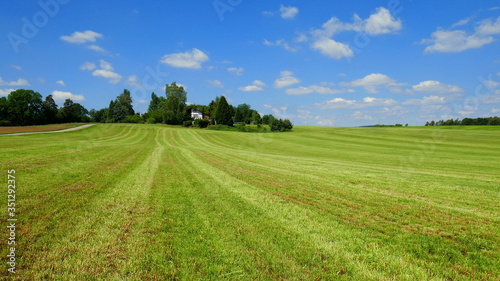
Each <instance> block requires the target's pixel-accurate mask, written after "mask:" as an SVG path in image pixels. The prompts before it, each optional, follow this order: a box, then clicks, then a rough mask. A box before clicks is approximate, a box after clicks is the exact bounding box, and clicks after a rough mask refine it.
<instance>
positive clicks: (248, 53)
mask: <svg viewBox="0 0 500 281" xmlns="http://www.w3.org/2000/svg"><path fill="white" fill-rule="evenodd" d="M0 15H1V19H2V24H1V25H0V34H2V36H1V37H0V38H1V39H0V54H1V55H0V56H1V60H0V96H6V95H8V93H9V92H10V91H11V90H13V89H18V88H27V89H33V90H35V91H37V92H39V93H40V94H42V95H43V96H44V97H45V96H47V95H49V94H52V95H53V96H54V97H56V102H57V103H58V105H59V106H61V105H62V104H63V102H64V99H65V98H68V97H69V98H71V99H73V101H76V102H79V103H81V104H83V105H84V106H85V107H86V108H88V109H92V108H95V109H100V108H103V107H107V106H108V104H109V101H110V100H112V99H114V98H116V96H117V95H119V94H120V93H121V92H122V91H123V89H125V88H126V89H129V90H130V91H131V93H132V98H133V100H134V109H135V110H136V111H139V112H145V111H146V110H147V106H148V104H149V100H150V96H151V92H155V93H156V94H159V95H160V94H161V95H164V85H165V84H166V83H171V82H173V81H176V82H177V83H178V84H181V85H184V86H185V87H186V90H187V92H188V102H190V103H196V104H208V103H209V102H210V100H212V99H214V98H215V97H216V96H219V95H225V96H226V97H227V98H228V100H229V101H230V103H231V104H233V105H238V104H241V103H248V104H250V105H251V106H252V108H254V109H256V110H258V111H259V112H260V113H261V114H274V115H275V116H277V117H280V118H289V119H291V120H292V122H293V123H294V124H295V125H309V126H362V125H369V124H377V123H378V124H395V123H402V124H406V123H409V124H410V125H423V124H425V122H426V121H430V120H439V119H449V118H465V117H481V116H495V115H500V52H499V51H500V42H499V40H500V3H499V2H498V1H488V0H487V1H456V0H454V1H448V0H444V1H438V2H436V1H411V0H386V1H337V0H334V1H332V0H329V1H326V0H325V1H298V0H297V1H272V0H269V1H250V0H210V1H194V0H187V1H93V0H89V1H76V0H40V1H29V3H28V1H2V3H1V4H0Z"/></svg>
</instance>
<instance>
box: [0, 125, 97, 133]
mask: <svg viewBox="0 0 500 281" xmlns="http://www.w3.org/2000/svg"><path fill="white" fill-rule="evenodd" d="M94 125H95V124H87V125H83V126H79V127H74V128H69V129H64V130H58V131H41V132H26V133H12V134H3V135H0V136H21V135H34V134H50V133H64V132H71V131H76V130H81V129H85V128H88V127H91V126H94Z"/></svg>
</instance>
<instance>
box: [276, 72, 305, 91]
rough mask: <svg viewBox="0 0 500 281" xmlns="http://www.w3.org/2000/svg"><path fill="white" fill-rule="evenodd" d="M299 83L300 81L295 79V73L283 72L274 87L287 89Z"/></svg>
mask: <svg viewBox="0 0 500 281" xmlns="http://www.w3.org/2000/svg"><path fill="white" fill-rule="evenodd" d="M298 83H300V79H298V78H295V77H293V72H291V71H282V72H281V73H280V78H278V79H276V80H275V81H274V87H275V88H285V87H289V86H291V85H294V84H298Z"/></svg>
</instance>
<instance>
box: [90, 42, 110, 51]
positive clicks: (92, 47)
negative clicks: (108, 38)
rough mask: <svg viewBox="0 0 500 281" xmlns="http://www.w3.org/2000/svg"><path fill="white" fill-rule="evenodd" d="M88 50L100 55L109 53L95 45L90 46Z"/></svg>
mask: <svg viewBox="0 0 500 281" xmlns="http://www.w3.org/2000/svg"><path fill="white" fill-rule="evenodd" d="M87 49H90V50H93V51H96V52H99V53H107V52H108V51H106V50H105V49H104V48H102V47H101V46H98V45H94V44H93V45H88V46H87Z"/></svg>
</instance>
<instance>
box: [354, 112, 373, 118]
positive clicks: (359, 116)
mask: <svg viewBox="0 0 500 281" xmlns="http://www.w3.org/2000/svg"><path fill="white" fill-rule="evenodd" d="M351 118H352V119H354V120H373V117H371V116H370V115H367V114H364V113H363V112H361V111H356V112H354V113H353V114H352V115H351Z"/></svg>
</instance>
